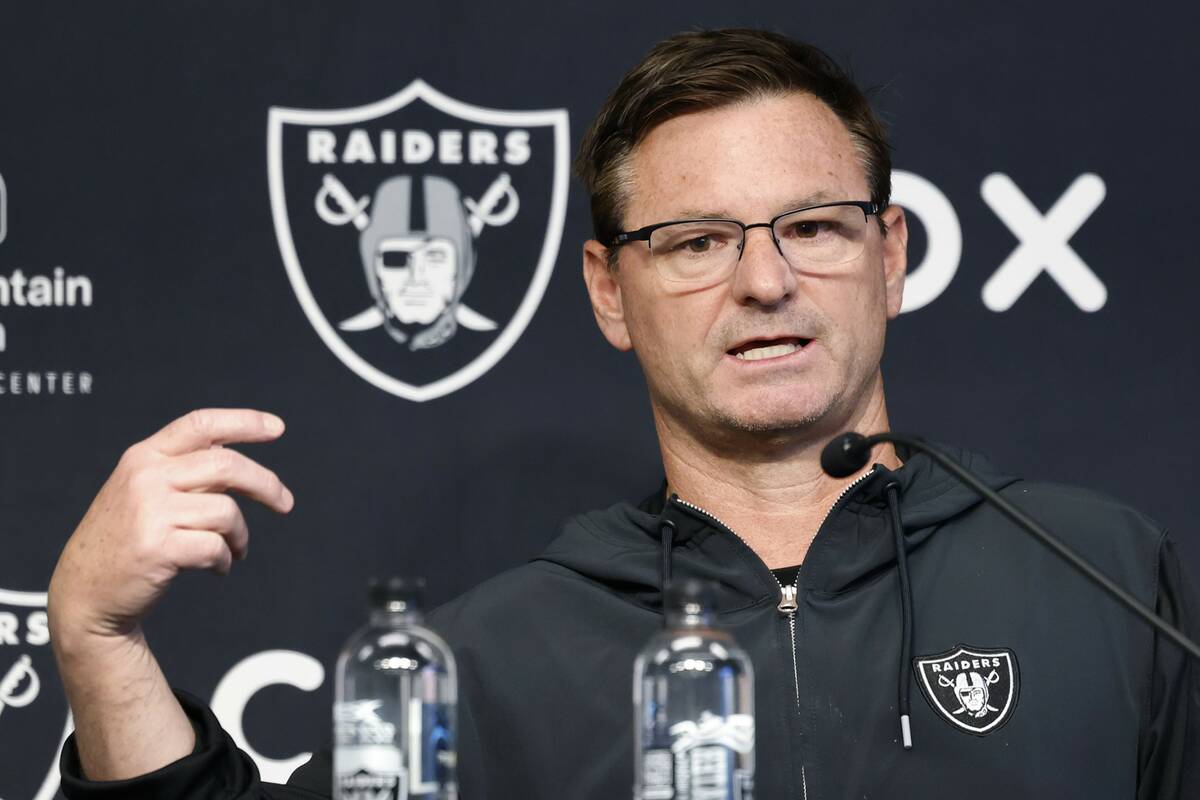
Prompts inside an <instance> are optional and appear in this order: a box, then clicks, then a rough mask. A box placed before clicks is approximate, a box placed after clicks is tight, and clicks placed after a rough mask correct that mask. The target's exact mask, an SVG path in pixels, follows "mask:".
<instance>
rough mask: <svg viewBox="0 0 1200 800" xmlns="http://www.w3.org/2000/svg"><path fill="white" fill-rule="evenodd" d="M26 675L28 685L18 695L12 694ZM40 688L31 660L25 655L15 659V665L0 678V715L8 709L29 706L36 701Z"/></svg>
mask: <svg viewBox="0 0 1200 800" xmlns="http://www.w3.org/2000/svg"><path fill="white" fill-rule="evenodd" d="M27 675H28V676H29V685H28V686H26V687H25V689H24V690H22V691H21V693H20V694H14V692H15V691H16V688H17V687H18V686H20V685H21V680H22V679H23V678H24V677H25V676H27ZM41 688H42V684H41V681H39V680H38V674H37V672H35V671H34V669H33V659H31V658H30V657H29V656H27V655H23V656H21V657H20V658H18V659H17V663H15V664H13V665H12V666H11V667H9V668H8V672H7V673H6V674H5V676H4V677H3V678H0V713H3V712H4V709H5V708H8V707H12V708H21V707H23V706H27V705H29V704H30V703H32V702H33V701H34V700H36V699H37V696H38V692H39V691H40V690H41Z"/></svg>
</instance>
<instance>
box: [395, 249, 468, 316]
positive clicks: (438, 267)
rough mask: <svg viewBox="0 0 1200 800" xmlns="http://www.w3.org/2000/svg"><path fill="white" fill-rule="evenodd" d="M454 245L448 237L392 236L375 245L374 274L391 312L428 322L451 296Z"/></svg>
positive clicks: (455, 268)
mask: <svg viewBox="0 0 1200 800" xmlns="http://www.w3.org/2000/svg"><path fill="white" fill-rule="evenodd" d="M457 255H458V254H457V248H455V246H454V243H453V242H451V241H450V240H449V239H439V238H433V239H426V238H425V237H411V236H405V237H393V238H390V239H383V240H382V241H380V242H379V245H378V246H377V247H376V248H375V275H376V277H377V278H378V280H379V288H380V291H381V293H382V295H383V299H384V301H385V302H386V303H387V306H388V309H389V310H390V311H391V312H392V316H394V317H395V318H396V319H398V320H399V321H400V322H403V323H405V324H418V325H428V324H429V323H431V322H433V321H434V320H435V319H437V318H438V315H439V314H441V313H442V312H443V311H445V310H446V307H447V306H448V305H449V304H450V303H451V301H453V299H454V290H455V286H456V284H457V279H458V258H457Z"/></svg>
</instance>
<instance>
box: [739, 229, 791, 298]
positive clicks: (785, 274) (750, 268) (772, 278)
mask: <svg viewBox="0 0 1200 800" xmlns="http://www.w3.org/2000/svg"><path fill="white" fill-rule="evenodd" d="M741 256H742V257H741V260H740V261H739V262H738V265H737V269H736V270H735V271H734V273H733V294H734V298H735V299H737V301H738V302H739V303H755V304H757V305H763V306H774V305H777V304H778V303H781V302H783V301H784V300H786V299H788V298H789V297H791V296H792V295H793V294H794V293H795V292H796V272H795V270H793V269H792V267H791V265H790V264H788V262H787V260H786V259H785V258H784V257H783V254H782V253H780V252H779V248H778V247H777V246H776V245H775V236H774V234H773V233H772V232H771V229H770V228H752V229H750V230H748V231H746V239H745V243H744V244H743V245H742V254H741Z"/></svg>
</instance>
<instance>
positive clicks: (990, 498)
mask: <svg viewBox="0 0 1200 800" xmlns="http://www.w3.org/2000/svg"><path fill="white" fill-rule="evenodd" d="M880 442H892V443H894V444H902V445H906V446H907V447H909V448H911V449H913V450H919V451H921V452H922V453H925V454H926V455H927V456H929V457H930V458H932V459H933V460H934V462H936V463H937V464H938V466H940V467H941V468H942V469H944V470H946V471H947V472H949V473H950V474H951V475H953V476H954V477H955V478H958V480H960V481H961V482H963V483H964V484H966V485H967V486H969V487H971V488H972V489H974V490H975V492H976V493H977V494H978V495H979V496H980V497H982V498H983V499H984V500H986V501H987V502H988V503H990V504H991V505H992V506H993V507H995V509H996V510H997V511H999V512H1000V513H1002V514H1003V515H1004V516H1006V517H1008V518H1009V519H1010V520H1012V521H1013V522H1015V523H1016V524H1017V526H1018V527H1020V528H1022V529H1023V530H1025V531H1026V532H1027V533H1029V534H1030V535H1031V536H1033V537H1034V538H1035V539H1037V540H1038V541H1040V542H1041V543H1042V544H1044V545H1045V546H1046V547H1048V548H1050V549H1051V550H1052V551H1054V553H1055V554H1056V555H1057V556H1059V557H1060V558H1062V559H1063V560H1064V561H1066V562H1067V563H1068V564H1070V565H1071V566H1072V567H1073V568H1074V569H1075V570H1076V571H1077V572H1079V573H1080V574H1081V575H1083V576H1084V577H1085V578H1087V579H1088V580H1090V581H1092V583H1094V584H1096V585H1097V586H1099V587H1100V588H1101V589H1103V590H1104V591H1105V592H1106V593H1107V594H1108V595H1109V596H1111V597H1112V598H1113V599H1115V600H1116V601H1117V602H1119V603H1120V604H1121V605H1123V606H1125V607H1126V608H1127V609H1129V610H1130V611H1131V612H1133V614H1134V615H1136V616H1138V617H1140V618H1141V619H1142V620H1144V621H1145V622H1146V623H1147V624H1149V625H1150V626H1151V627H1153V628H1154V629H1155V630H1157V631H1159V632H1160V633H1162V634H1163V635H1165V636H1166V637H1167V638H1169V639H1170V640H1171V641H1173V642H1175V643H1176V644H1177V645H1179V646H1180V647H1182V648H1183V649H1184V650H1185V651H1187V653H1188V654H1189V655H1191V656H1192V657H1193V658H1195V659H1198V660H1200V646H1198V645H1197V644H1196V643H1195V642H1193V641H1192V640H1191V639H1189V638H1188V637H1187V636H1185V635H1183V633H1181V632H1180V631H1179V630H1178V629H1177V628H1174V627H1172V626H1171V625H1168V624H1167V623H1166V622H1165V621H1163V619H1162V618H1161V617H1160V616H1158V615H1157V614H1155V613H1154V611H1153V610H1151V609H1150V608H1148V607H1146V606H1145V605H1143V604H1142V602H1141V601H1140V600H1138V599H1137V598H1136V597H1134V596H1133V595H1131V594H1130V593H1129V592H1127V591H1125V590H1124V589H1122V588H1121V587H1120V586H1118V585H1117V584H1116V583H1114V582H1113V581H1112V580H1111V579H1110V578H1109V577H1108V576H1107V575H1105V574H1104V573H1103V572H1101V571H1100V570H1098V569H1096V568H1095V567H1093V566H1092V565H1091V564H1090V563H1088V561H1087V560H1086V559H1084V558H1083V556H1081V555H1079V554H1078V553H1076V552H1075V551H1074V550H1072V549H1071V548H1070V547H1067V546H1066V545H1065V544H1063V543H1062V542H1061V541H1060V540H1059V539H1058V538H1057V537H1056V536H1054V535H1053V534H1051V533H1050V531H1048V530H1046V529H1045V528H1044V527H1042V526H1041V525H1040V524H1039V523H1038V522H1037V521H1036V520H1034V519H1033V518H1032V517H1030V516H1029V515H1028V514H1026V513H1025V512H1024V511H1022V510H1021V509H1019V508H1017V507H1016V506H1014V505H1013V504H1012V503H1010V502H1009V501H1008V500H1006V499H1005V498H1003V497H1001V496H1000V495H999V494H998V493H997V492H996V491H995V490H993V489H991V488H990V487H989V486H987V485H985V484H984V483H983V481H981V480H979V478H977V477H975V475H974V474H973V473H972V472H971V471H970V470H968V469H967V468H966V467H963V466H962V465H961V464H959V463H957V462H955V461H953V460H951V459H950V457H949V456H947V455H945V454H944V453H942V452H941V451H940V450H938V449H937V448H935V447H933V446H932V445H930V444H929V443H927V442H926V441H925V440H924V439H921V438H919V437H916V436H906V435H904V434H899V433H876V434H872V435H871V436H863V435H862V434H861V433H854V432H849V433H843V434H841V435H839V436H835V437H834V438H833V440H832V441H830V442H829V444H827V445H825V448H824V449H823V450H822V451H821V469H823V470H824V471H825V473H826V474H827V475H829V476H830V477H833V478H846V477H849V476H851V475H853V474H854V473H855V472H858V471H859V470H860V469H862V468H863V467H865V466H866V465H867V462H868V461H870V459H871V449H872V448H873V447H874V446H875V445H877V444H879V443H880Z"/></svg>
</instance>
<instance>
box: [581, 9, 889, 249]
mask: <svg viewBox="0 0 1200 800" xmlns="http://www.w3.org/2000/svg"><path fill="white" fill-rule="evenodd" d="M789 92H806V93H808V94H811V95H813V96H814V97H816V98H817V99H818V100H820V101H822V102H823V103H825V105H827V106H829V108H830V110H832V111H833V113H834V114H836V115H837V116H838V118H839V119H840V120H841V121H842V123H843V124H845V126H846V129H847V130H848V131H849V132H850V138H851V140H852V141H853V142H854V144H855V146H856V148H857V150H858V154H859V157H860V159H861V160H862V166H863V171H864V172H865V173H866V176H867V185H868V186H869V187H870V191H871V200H872V201H874V202H875V203H878V204H879V207H880V208H883V207H885V206H886V205H887V204H888V198H889V196H890V195H891V188H892V181H891V172H892V158H891V152H890V146H889V145H888V141H887V134H886V132H885V131H884V127H883V124H882V123H881V122H880V121H879V118H878V117H876V116H875V112H874V111H872V109H871V106H870V104H869V103H868V102H867V98H866V95H865V94H864V93H863V92H862V90H860V89H859V88H858V86H857V85H855V83H854V81H853V80H852V79H851V77H850V76H849V74H847V73H846V72H845V71H844V70H842V69H841V68H840V67H839V66H838V65H837V64H836V63H835V62H834V61H833V59H832V58H830V57H829V56H828V55H826V54H825V53H824V52H822V51H821V50H819V49H818V48H816V47H814V46H812V45H809V44H804V43H803V42H797V41H794V40H792V39H789V38H788V37H786V36H784V35H782V34H779V33H772V32H770V31H760V30H751V29H746V28H729V29H724V30H711V31H693V32H688V33H680V34H676V35H675V36H672V37H670V38H668V39H664V40H663V41H661V42H659V43H658V44H656V45H655V46H654V47H653V49H651V50H650V52H649V53H647V54H646V57H645V58H643V59H642V60H641V62H640V63H638V64H637V65H636V66H634V67H633V69H631V70H630V71H629V72H628V73H626V74H625V77H624V78H622V79H621V82H620V84H618V85H617V88H616V89H614V90H613V93H612V94H611V95H610V96H609V98H608V100H607V101H606V102H605V103H604V107H603V108H601V109H600V113H599V114H598V115H597V116H596V119H595V121H594V122H592V125H591V127H590V128H588V130H587V132H586V133H584V136H583V142H582V143H581V144H580V146H579V155H578V156H576V158H575V173H576V174H577V175H578V176H579V177H580V179H581V180H582V181H583V183H584V185H585V186H586V187H587V190H588V193H589V194H590V195H591V205H592V227H593V230H594V233H595V237H596V238H597V239H598V240H599V241H600V242H601V243H602V244H604V245H605V246H611V245H612V241H613V238H614V237H615V236H616V235H617V234H618V233H620V232H621V230H622V227H621V226H622V219H623V217H624V213H625V203H626V192H627V190H628V184H629V158H630V155H631V154H632V153H633V149H634V148H635V147H636V146H637V145H638V143H640V142H641V141H642V139H644V138H645V137H646V135H647V134H648V133H649V132H650V131H651V130H652V129H653V128H654V127H655V126H657V125H660V124H662V123H663V122H666V121H667V120H669V119H671V118H673V117H677V116H680V115H682V114H687V113H689V112H693V111H703V110H707V109H713V108H719V107H721V106H726V105H730V104H733V103H736V102H739V101H742V100H747V99H751V98H756V97H764V96H770V95H778V94H786V93H789ZM615 259H616V251H615V250H614V251H613V252H612V260H613V262H615Z"/></svg>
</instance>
